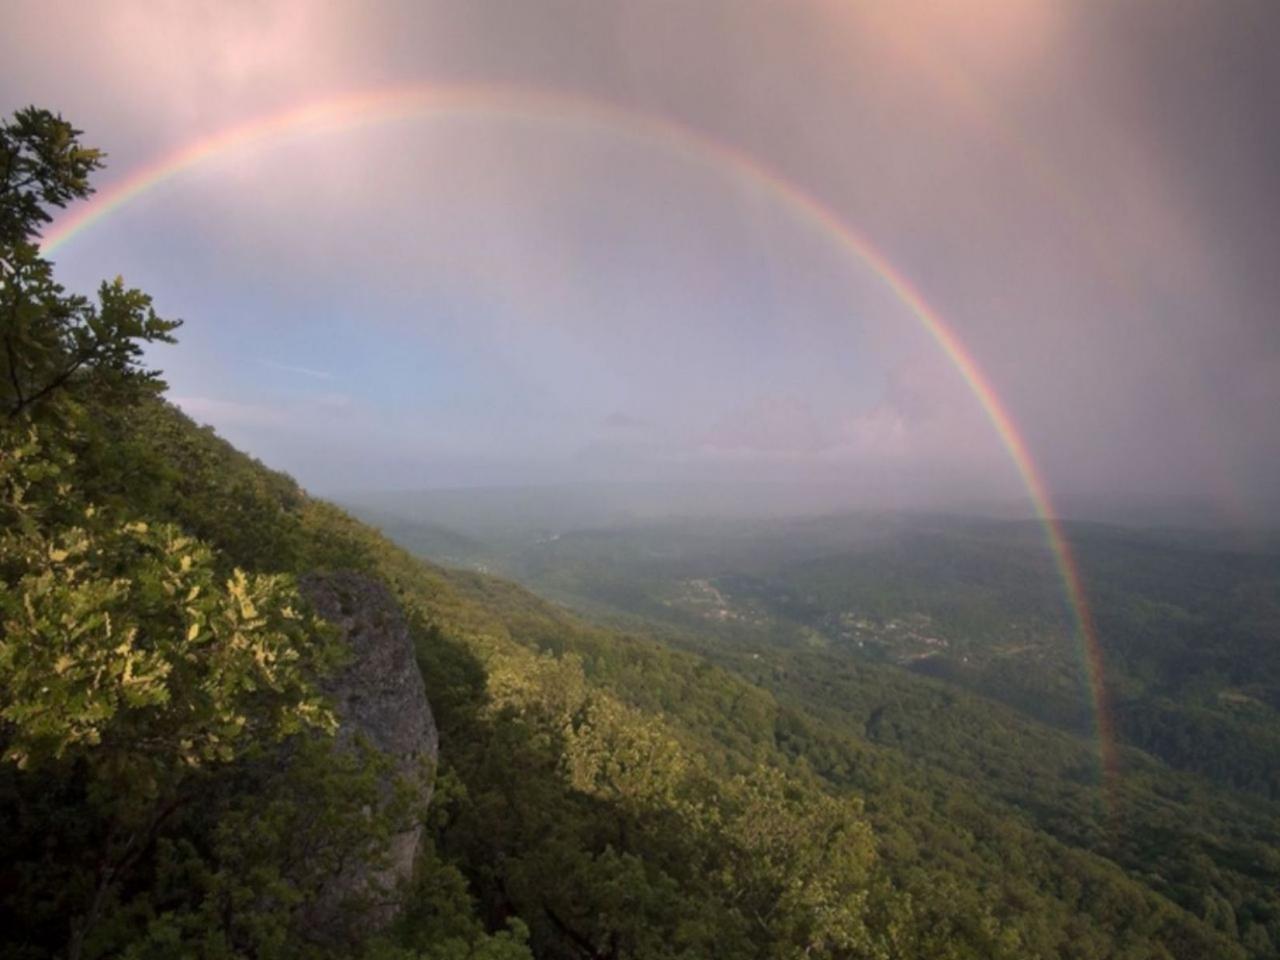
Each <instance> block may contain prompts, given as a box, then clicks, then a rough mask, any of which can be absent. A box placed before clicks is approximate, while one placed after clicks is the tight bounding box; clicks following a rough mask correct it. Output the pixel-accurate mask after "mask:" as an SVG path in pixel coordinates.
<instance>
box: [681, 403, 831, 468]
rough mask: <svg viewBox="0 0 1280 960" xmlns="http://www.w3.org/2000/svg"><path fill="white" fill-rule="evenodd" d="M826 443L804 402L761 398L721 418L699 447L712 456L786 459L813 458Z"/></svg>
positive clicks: (808, 406)
mask: <svg viewBox="0 0 1280 960" xmlns="http://www.w3.org/2000/svg"><path fill="white" fill-rule="evenodd" d="M828 443H829V441H828V438H827V437H826V436H825V434H824V431H823V429H822V428H821V427H820V426H819V424H818V420H817V417H815V416H814V413H813V408H812V407H811V406H810V405H809V404H808V403H807V402H806V401H804V400H802V399H800V398H799V397H795V396H787V395H782V396H777V395H768V394H762V395H760V396H757V397H755V398H753V399H752V400H751V401H749V402H748V403H746V404H744V405H742V406H740V407H737V408H735V409H733V410H730V411H728V412H726V413H724V414H723V415H721V416H720V417H719V418H718V419H717V420H716V421H715V423H714V424H712V426H711V428H710V429H709V430H708V431H707V432H706V433H705V434H704V435H703V436H702V438H701V440H700V443H699V446H700V448H701V449H702V450H703V451H705V452H709V453H715V454H727V455H738V456H770V457H773V456H784V457H786V456H805V455H811V454H816V453H819V452H821V451H822V450H823V449H824V448H825V447H826V446H827V445H828Z"/></svg>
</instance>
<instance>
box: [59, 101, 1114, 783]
mask: <svg viewBox="0 0 1280 960" xmlns="http://www.w3.org/2000/svg"><path fill="white" fill-rule="evenodd" d="M448 114H466V115H473V114H493V115H499V116H502V115H510V116H514V117H518V118H523V119H545V120H550V119H564V120H570V121H572V122H574V123H577V124H585V125H588V126H599V127H601V128H604V129H606V130H607V131H609V132H613V133H615V134H616V133H622V134H625V135H629V136H637V137H641V138H643V139H645V140H646V141H657V142H661V143H663V144H665V145H666V146H667V147H668V148H670V149H673V150H675V151H678V152H680V153H683V154H685V155H687V156H689V157H691V158H692V159H693V160H695V161H697V162H701V163H707V164H711V165H714V166H715V167H717V168H719V169H722V170H728V171H731V172H732V173H734V174H735V175H736V176H738V177H740V178H741V179H742V180H743V181H745V182H747V183H750V184H754V185H756V186H757V187H760V188H763V189H765V190H767V191H768V192H769V194H770V195H772V196H773V197H774V198H776V199H778V200H781V201H782V202H783V203H784V204H785V205H786V206H787V207H788V208H789V209H790V210H791V211H792V212H793V213H795V214H796V215H797V216H798V217H799V218H800V219H802V220H803V221H806V222H807V223H809V224H810V225H811V226H812V227H813V228H815V229H816V230H818V231H819V232H821V233H822V234H824V235H825V236H826V237H828V238H829V239H830V240H831V241H832V242H833V243H835V244H836V245H838V246H839V247H841V248H843V249H844V250H845V251H846V252H847V253H848V254H850V255H852V256H853V257H854V258H855V259H856V260H857V261H859V262H860V263H862V264H863V265H864V266H865V267H866V268H867V269H869V270H870V271H871V272H872V273H874V274H875V275H876V276H877V277H878V278H879V279H880V280H881V282H883V283H884V284H885V285H886V286H887V287H888V289H889V290H890V291H892V293H893V294H894V296H895V297H896V298H897V299H898V301H899V302H900V303H901V304H902V305H903V306H904V307H905V308H906V309H907V310H908V311H909V312H910V313H911V314H912V315H913V316H914V317H915V318H916V320H917V321H918V322H919V323H920V325H921V326H922V327H923V328H924V329H925V330H926V331H927V332H928V334H929V335H930V337H932V338H933V340H934V341H935V342H936V343H937V344H938V346H939V348H941V350H942V351H943V353H944V354H946V356H947V358H948V359H949V360H950V361H951V363H952V365H953V366H954V367H955V369H956V370H957V371H958V372H959V373H960V375H961V377H962V378H963V379H964V381H965V383H966V384H967V385H968V387H969V389H970V390H971V391H972V393H973V395H974V397H975V398H976V399H977V401H978V403H979V405H980V406H981V408H982V410H983V412H984V413H985V414H986V416H987V418H988V419H989V420H990V421H991V424H992V426H993V427H994V428H995V431H996V433H997V435H998V436H999V438H1000V441H1001V443H1002V444H1003V445H1004V448H1005V450H1006V451H1007V452H1008V454H1009V457H1010V459H1011V460H1012V461H1013V464H1014V467H1015V468H1016V469H1017V471H1018V473H1019V475H1020V476H1021V478H1022V481H1023V484H1024V485H1025V487H1026V490H1027V494H1028V497H1029V498H1030V500H1031V503H1032V506H1033V507H1034V509H1035V512H1036V514H1037V516H1038V517H1039V519H1040V522H1041V523H1042V525H1043V527H1044V531H1045V538H1046V541H1047V543H1048V546H1049V549H1050V551H1051V553H1052V555H1053V558H1054V562H1055V563H1056V565H1057V568H1058V571H1059V574H1060V576H1061V578H1062V582H1063V585H1064V587H1065V592H1066V598H1067V601H1068V604H1069V606H1070V608H1071V611H1072V615H1073V617H1074V619H1075V628H1076V631H1077V634H1078V636H1079V640H1080V644H1081V650H1082V654H1083V657H1084V664H1085V673H1086V675H1087V677H1088V682H1089V687H1090V696H1091V699H1092V702H1093V712H1094V722H1095V726H1096V733H1097V739H1098V744H1099V752H1100V760H1101V764H1102V769H1103V774H1104V777H1105V778H1106V779H1108V780H1110V779H1112V778H1113V777H1114V775H1115V773H1116V770H1117V764H1116V750H1115V740H1114V734H1113V729H1112V724H1111V712H1110V707H1109V703H1108V699H1107V695H1106V690H1105V686H1104V683H1103V660H1102V652H1101V647H1100V645H1099V642H1098V635H1097V629H1096V626H1095V624H1094V620H1093V615H1092V613H1091V612H1090V609H1089V605H1088V602H1087V600H1086V598H1085V592H1084V586H1083V583H1082V581H1081V576H1080V570H1079V567H1078V565H1077V563H1076V561H1075V557H1074V556H1073V553H1072V550H1071V545H1070V543H1069V542H1068V540H1067V538H1066V536H1065V535H1064V532H1063V529H1062V524H1061V522H1060V521H1059V519H1058V518H1057V514H1056V512H1055V510H1054V509H1053V504H1052V501H1051V499H1050V496H1049V490H1048V487H1047V485H1046V484H1045V481H1044V478H1043V476H1042V475H1041V473H1040V471H1039V469H1038V468H1037V467H1036V465H1035V462H1034V461H1033V460H1032V458H1031V454H1030V451H1029V449H1028V447H1027V444H1026V442H1025V441H1024V439H1023V437H1022V434H1021V432H1020V431H1019V430H1018V427H1017V424H1016V423H1015V421H1014V418H1013V416H1012V414H1011V413H1010V412H1009V410H1008V408H1007V407H1006V406H1005V404H1004V403H1002V402H1001V400H1000V397H999V395H998V394H997V393H996V390H995V388H994V386H993V385H992V383H991V381H990V380H989V379H988V378H987V376H986V375H985V374H984V373H983V372H982V369H981V367H979V365H978V363H977V361H976V360H975V359H974V357H973V355H972V354H971V353H970V352H969V350H968V349H967V348H966V347H965V345H964V343H963V341H962V340H961V339H960V337H959V336H958V335H957V334H956V332H955V331H954V330H953V329H952V328H951V327H950V326H949V325H947V324H946V323H945V322H944V321H943V319H942V317H941V316H940V315H939V314H938V312H937V311H936V310H934V309H933V307H932V306H930V305H929V303H928V301H927V300H926V299H925V297H924V295H923V294H922V293H921V292H920V291H919V290H918V289H917V288H916V287H915V286H913V285H912V284H911V282H910V281H909V280H908V279H907V278H906V277H905V276H904V275H903V274H902V273H901V272H900V271H899V270H898V269H897V268H895V267H894V266H893V264H892V263H890V262H889V260H888V259H887V258H886V257H885V256H884V255H883V254H882V253H880V251H878V250H877V249H876V248H875V247H874V246H873V245H872V243H871V242H870V241H869V240H868V239H867V238H866V237H865V236H863V235H862V234H860V233H859V232H857V231H856V230H854V229H853V228H852V227H851V226H849V225H848V224H847V223H845V222H844V221H843V220H842V219H841V218H840V217H839V216H838V215H837V214H836V213H834V212H833V211H831V210H830V209H829V208H827V207H825V206H823V205H822V204H821V203H819V202H818V201H817V199H815V198H814V197H813V196H812V195H810V194H809V193H808V192H806V191H805V190H803V189H802V188H801V187H799V186H797V185H796V184H794V183H792V182H791V181H789V180H787V179H785V178H784V177H783V176H781V175H780V174H779V173H777V172H776V171H774V170H771V169H770V168H768V167H767V166H765V165H764V164H762V163H761V162H759V161H758V160H756V159H755V158H754V157H752V156H750V155H749V154H746V153H744V152H742V151H741V150H738V149H735V148H734V147H732V146H730V145H728V144H725V143H722V142H721V141H718V140H715V139H712V138H711V137H709V136H707V135H706V134H703V133H701V132H699V131H697V130H695V129H693V128H690V127H687V126H684V125H683V124H680V123H677V122H675V121H672V120H669V119H666V118H663V117H657V116H653V115H649V114H644V113H639V112H635V111H632V110H627V109H624V108H621V107H617V106H614V105H611V104H606V103H601V102H598V101H594V100H588V99H585V98H582V97H578V96H574V95H570V94H564V93H559V92H556V93H550V92H539V91H531V90H527V89H520V88H512V87H501V86H434V85H433V86H414V87H399V88H392V89H378V90H372V91H367V92H363V93H357V94H351V95H344V96H340V97H334V98H330V99H325V100H320V101H315V102H311V103H307V104H304V105H302V106H298V107H293V108H290V109H287V110H283V111H280V112H278V113H273V114H269V115H267V116H264V117H261V118H258V119H256V120H251V121H249V122H247V123H243V124H239V125H236V126H233V127H230V128H228V129H225V130H222V131H220V132H218V133H215V134H213V135H212V136H208V137H205V138H202V139H200V140H197V141H195V142H193V143H189V144H187V145H185V146H182V147H180V148H178V149H176V150H174V151H172V152H171V153H168V154H166V155H164V156H162V157H160V158H159V159H157V160H156V161H154V162H153V163H150V164H148V165H146V166H144V167H141V168H139V169H137V170H135V171H134V172H133V173H131V174H130V175H129V176H127V177H125V178H124V179H123V180H120V181H118V182H117V183H115V184H113V185H111V186H110V187H108V188H107V189H105V190H103V191H101V192H100V193H98V194H97V195H96V196H95V197H94V198H93V199H92V200H91V201H90V202H89V203H87V204H85V205H84V206H83V207H81V208H79V209H78V210H75V211H73V212H71V213H70V214H68V215H67V216H65V217H63V218H61V219H59V220H58V221H57V222H56V223H55V224H54V225H53V226H52V228H51V229H50V230H49V232H48V234H47V235H46V236H45V238H44V241H43V244H42V252H43V253H44V254H46V255H49V254H52V253H54V252H56V251H57V250H58V249H59V248H61V247H62V246H63V245H64V244H66V243H67V242H68V241H70V240H72V239H73V238H75V237H76V236H78V235H79V234H81V233H83V232H84V231H85V230H87V229H89V228H90V227H92V226H93V225H94V224H96V223H99V222H100V221H102V220H104V219H106V218H107V217H109V216H111V214H113V213H114V212H116V211H117V210H119V209H120V208H121V207H123V206H125V205H126V204H128V203H129V202H130V201H132V200H134V199H136V198H137V197H139V196H141V195H142V194H144V193H146V192H148V191H149V190H151V189H153V188H155V187H156V186H158V185H159V184H161V183H164V182H165V181H166V180H169V179H171V178H172V177H174V176H176V175H178V174H180V173H182V172H183V171H185V170H188V169H190V168H192V167H194V166H196V165H198V164H200V163H202V162H204V161H206V160H209V159H212V158H214V157H217V156H219V155H222V154H225V153H227V152H229V151H232V150H237V149H243V148H246V147H250V146H254V145H257V144H259V143H267V142H270V141H273V140H276V139H279V138H285V137H294V136H299V135H311V134H319V133H325V132H330V131H338V130H348V129H350V128H351V127H354V126H360V125H365V124H371V123H381V122H386V121H389V120H393V119H396V118H399V117H405V118H408V117H420V116H438V115H448Z"/></svg>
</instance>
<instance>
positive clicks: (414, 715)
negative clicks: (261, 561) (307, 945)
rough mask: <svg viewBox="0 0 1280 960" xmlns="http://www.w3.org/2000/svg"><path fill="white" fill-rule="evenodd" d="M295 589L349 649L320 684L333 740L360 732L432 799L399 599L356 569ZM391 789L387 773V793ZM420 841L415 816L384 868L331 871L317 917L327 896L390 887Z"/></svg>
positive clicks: (431, 724)
mask: <svg viewBox="0 0 1280 960" xmlns="http://www.w3.org/2000/svg"><path fill="white" fill-rule="evenodd" d="M299 587H300V589H301V592H302V594H303V595H304V596H305V597H306V598H307V599H308V600H309V601H310V602H311V604H312V606H313V607H314V608H315V612H316V613H317V614H318V615H319V616H321V617H323V618H324V619H325V620H326V621H328V622H329V623H330V624H332V625H333V626H335V627H336V628H337V629H338V631H339V634H340V636H341V639H342V640H343V642H344V643H345V644H346V645H347V646H348V648H349V649H350V651H351V659H350V661H349V662H348V663H347V664H346V665H345V666H344V667H343V668H342V669H341V670H339V671H338V672H337V673H336V674H334V675H333V676H331V677H330V678H328V680H327V682H326V683H325V685H324V686H325V692H326V693H327V694H328V695H329V697H330V699H331V701H332V703H333V705H334V709H335V711H336V713H337V715H338V720H339V730H338V742H339V744H340V745H345V746H346V747H347V748H351V747H352V744H354V742H355V741H356V739H357V738H360V739H362V740H363V741H364V742H366V743H368V744H369V746H371V747H374V748H376V749H377V750H379V751H380V752H382V753H384V754H386V755H387V756H389V757H390V758H391V759H392V760H393V762H394V769H395V776H396V777H403V778H406V779H407V780H408V782H409V783H410V784H412V785H413V789H414V790H415V792H416V793H417V795H418V798H419V799H420V800H421V806H422V807H424V808H425V806H426V804H427V802H428V801H429V800H430V799H431V791H432V785H433V780H434V775H435V764H436V754H437V751H438V749H439V737H438V734H437V732H436V725H435V721H434V720H433V719H432V716H431V707H430V705H429V704H428V703H427V694H426V690H425V688H424V687H423V684H422V674H421V673H420V672H419V670H418V664H417V661H416V659H415V657H414V651H413V641H412V638H411V637H410V635H409V628H408V624H407V623H406V622H405V618H404V614H403V613H402V612H401V610H400V607H399V605H398V604H397V603H396V601H395V598H394V597H392V596H391V593H390V592H389V591H388V590H387V588H386V587H385V586H384V585H383V584H381V583H380V582H378V581H377V580H374V579H372V578H370V577H366V576H362V575H360V574H356V573H332V574H323V575H312V576H308V577H304V578H302V580H301V581H300V583H299ZM391 791H392V782H391V780H390V779H388V782H387V783H386V794H387V796H390V794H391ZM421 839H422V825H421V823H420V822H416V821H415V822H414V823H413V825H412V826H411V827H408V828H407V829H405V830H404V831H402V832H400V833H398V834H396V835H395V836H394V837H393V838H392V840H391V847H390V850H389V851H388V852H389V865H388V866H387V868H386V869H380V870H373V869H369V868H368V867H362V866H359V865H357V866H354V867H352V868H350V869H349V870H347V871H345V872H344V874H343V875H342V876H338V877H334V878H333V879H332V881H331V884H330V889H329V890H328V891H326V894H325V896H324V897H322V902H321V903H317V904H316V905H315V907H316V909H315V911H314V913H315V919H316V923H317V924H318V925H320V926H323V925H324V922H325V918H326V913H327V912H328V911H327V909H326V908H327V906H328V905H329V903H330V902H336V901H338V900H340V899H342V898H344V897H346V896H347V895H349V894H352V893H363V892H372V891H377V890H394V889H395V887H396V885H397V884H398V883H399V882H400V881H402V880H407V879H409V878H410V877H411V876H412V874H413V865H414V860H415V858H416V856H417V853H418V846H419V843H420V842H421ZM379 899H381V898H379ZM397 906H398V905H397V904H395V903H391V902H384V903H381V904H380V905H379V906H378V907H377V908H376V909H375V910H374V911H373V912H372V914H371V915H369V916H367V917H366V922H367V923H368V924H369V925H371V926H372V927H373V928H374V929H377V928H380V927H382V926H385V925H386V924H387V923H389V922H390V921H391V920H392V919H393V918H394V916H395V914H396V912H397ZM366 932H367V931H366Z"/></svg>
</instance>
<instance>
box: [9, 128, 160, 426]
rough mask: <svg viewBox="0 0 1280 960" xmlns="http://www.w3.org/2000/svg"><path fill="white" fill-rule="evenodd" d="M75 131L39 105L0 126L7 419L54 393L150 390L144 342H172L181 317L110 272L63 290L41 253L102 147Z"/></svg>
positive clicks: (151, 374) (64, 396) (152, 379)
mask: <svg viewBox="0 0 1280 960" xmlns="http://www.w3.org/2000/svg"><path fill="white" fill-rule="evenodd" d="M79 137H80V131H79V130H77V129H75V128H74V127H73V126H71V124H69V123H67V122H66V121H65V120H63V119H62V118H61V117H59V116H56V115H55V114H52V113H50V112H49V111H47V110H38V109H36V108H35V107H27V108H26V109H23V110H19V111H18V112H17V113H16V114H14V117H13V119H12V120H11V121H9V122H6V123H4V124H3V125H0V284H2V285H0V340H2V341H3V350H2V351H0V410H3V412H4V414H5V416H6V417H7V418H8V419H10V420H13V419H15V418H18V417H20V416H23V415H35V414H39V413H42V412H44V411H46V410H47V409H48V408H49V407H51V406H52V405H53V403H52V402H53V401H54V400H59V399H61V400H64V401H69V402H70V403H71V404H72V408H73V409H74V405H75V399H76V397H77V396H79V398H80V399H81V400H83V399H84V395H86V394H89V393H97V394H99V395H100V394H102V393H103V392H118V391H120V390H124V389H143V390H151V391H155V390H157V389H159V388H160V386H162V384H161V381H160V379H159V376H158V374H157V373H156V372H155V371H151V370H146V369H144V368H142V367H141V366H140V363H139V361H140V358H141V355H142V345H143V344H145V343H154V342H159V343H172V342H173V337H172V332H173V330H174V329H176V328H177V327H178V326H179V324H180V323H181V321H178V320H164V319H161V318H160V317H158V316H157V315H156V313H155V310H154V309H153V308H152V304H151V298H150V297H149V296H147V295H146V294H144V293H142V292H141V291H139V290H134V289H129V288H126V287H125V285H124V281H123V280H121V279H120V278H119V277H117V278H116V279H115V280H114V281H111V282H105V283H103V284H102V285H101V287H100V288H99V290H98V297H97V302H96V303H94V302H92V301H90V300H89V298H87V297H84V296H80V295H75V294H68V293H67V292H66V290H65V289H64V288H63V287H62V285H61V284H59V283H57V282H56V281H55V280H54V279H53V269H52V264H51V263H50V262H49V261H48V260H46V259H45V258H43V257H42V256H41V255H40V249H39V246H38V244H37V242H36V241H37V238H38V236H39V231H40V229H41V228H42V227H43V226H44V225H45V224H47V223H50V222H51V221H52V219H53V215H52V213H51V210H52V209H54V208H61V207H65V206H66V205H67V204H68V203H70V202H71V201H73V200H81V199H84V198H86V197H88V196H89V195H90V194H91V193H92V192H93V188H92V187H91V186H90V184H89V175H90V174H92V173H93V172H94V171H95V170H97V169H98V168H100V167H101V166H102V154H101V152H100V151H98V150H94V149H91V148H87V147H84V146H82V145H81V144H80V141H79Z"/></svg>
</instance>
